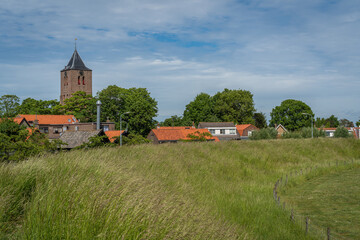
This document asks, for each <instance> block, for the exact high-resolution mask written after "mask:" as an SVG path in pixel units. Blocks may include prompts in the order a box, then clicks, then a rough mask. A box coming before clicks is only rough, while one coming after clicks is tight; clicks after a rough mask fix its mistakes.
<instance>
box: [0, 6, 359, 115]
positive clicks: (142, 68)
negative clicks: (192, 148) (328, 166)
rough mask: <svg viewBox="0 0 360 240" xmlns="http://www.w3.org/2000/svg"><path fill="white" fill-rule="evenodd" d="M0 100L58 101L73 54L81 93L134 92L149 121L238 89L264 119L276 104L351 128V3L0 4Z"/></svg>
mask: <svg viewBox="0 0 360 240" xmlns="http://www.w3.org/2000/svg"><path fill="white" fill-rule="evenodd" d="M0 22H1V24H0V96H1V95H4V94H15V95H17V96H19V97H20V98H21V99H25V98H27V97H32V98H35V99H59V95H60V70H61V69H62V68H63V67H64V65H66V64H67V62H68V60H69V59H70V57H71V55H72V53H73V51H74V39H75V38H78V41H77V45H78V51H79V53H80V56H81V57H82V59H83V60H84V62H85V64H86V65H87V67H89V68H91V69H92V70H93V94H94V95H95V94H96V92H97V91H99V90H101V89H103V88H105V87H107V86H108V85H113V84H115V85H118V86H120V87H124V88H129V87H145V88H147V89H148V90H149V91H150V92H151V96H152V97H154V98H155V99H156V100H157V101H158V108H159V113H158V117H157V119H158V120H163V119H164V118H167V117H170V116H171V115H175V114H177V115H181V114H182V113H183V111H184V108H185V105H186V104H188V103H189V102H190V101H191V100H193V99H194V98H195V96H196V95H197V94H199V93H201V92H206V93H208V94H211V95H213V94H215V93H216V92H218V91H222V90H223V89H224V88H229V89H245V90H249V91H251V92H252V93H253V95H254V101H255V107H256V109H257V111H261V112H264V113H265V114H266V115H267V116H268V120H269V114H270V112H271V110H272V108H274V107H275V106H278V105H280V103H281V102H282V101H283V100H286V99H289V98H291V99H296V100H301V101H304V102H305V103H306V104H308V105H309V106H310V107H311V108H312V110H313V111H314V113H315V115H316V117H329V116H330V115H331V114H334V115H335V116H337V117H338V118H339V119H340V118H347V119H349V120H351V121H357V120H359V119H360V107H359V106H360V81H359V76H360V48H359V43H360V41H359V40H360V1H358V0H347V1H337V0H301V1H300V0H299V1H298V0H267V1H259V0H254V1H250V0H243V1H235V0H221V1H213V0H182V1H169V0H167V1H165V0H153V1H146V0H116V1H112V0H110V1H105V2H100V1H89V0H88V1H68V0H64V1H42V0H19V1H15V0H0Z"/></svg>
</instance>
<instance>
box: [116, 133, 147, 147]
mask: <svg viewBox="0 0 360 240" xmlns="http://www.w3.org/2000/svg"><path fill="white" fill-rule="evenodd" d="M122 140H123V144H124V145H138V144H144V143H149V142H150V140H149V139H147V138H145V137H143V136H142V135H140V134H135V133H130V134H129V135H127V136H123V138H122Z"/></svg>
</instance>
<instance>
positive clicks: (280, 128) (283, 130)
mask: <svg viewBox="0 0 360 240" xmlns="http://www.w3.org/2000/svg"><path fill="white" fill-rule="evenodd" d="M275 130H276V131H277V132H278V138H279V137H281V136H282V135H283V134H284V133H286V132H287V131H288V130H286V128H285V127H284V126H283V125H281V124H279V125H276V124H275Z"/></svg>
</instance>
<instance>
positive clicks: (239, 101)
mask: <svg viewBox="0 0 360 240" xmlns="http://www.w3.org/2000/svg"><path fill="white" fill-rule="evenodd" d="M213 101H214V113H215V115H216V116H217V117H218V118H219V119H220V120H222V121H225V122H234V123H238V124H242V123H255V121H254V119H253V116H254V113H255V107H254V101H253V95H252V94H251V92H249V91H246V90H229V89H227V88H225V89H224V91H222V92H221V93H220V92H218V93H217V94H215V95H214V97H213Z"/></svg>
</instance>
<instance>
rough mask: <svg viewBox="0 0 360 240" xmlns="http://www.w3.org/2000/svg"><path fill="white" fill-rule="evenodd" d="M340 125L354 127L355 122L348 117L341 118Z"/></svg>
mask: <svg viewBox="0 0 360 240" xmlns="http://www.w3.org/2000/svg"><path fill="white" fill-rule="evenodd" d="M339 125H340V126H342V127H354V123H353V122H351V121H350V120H348V119H346V118H343V119H340V121H339Z"/></svg>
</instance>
